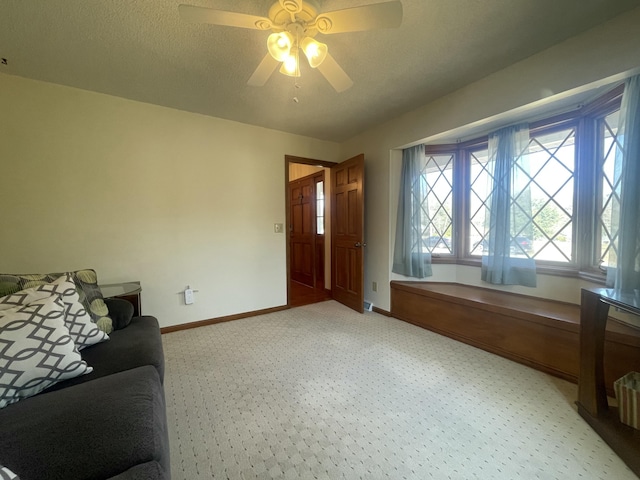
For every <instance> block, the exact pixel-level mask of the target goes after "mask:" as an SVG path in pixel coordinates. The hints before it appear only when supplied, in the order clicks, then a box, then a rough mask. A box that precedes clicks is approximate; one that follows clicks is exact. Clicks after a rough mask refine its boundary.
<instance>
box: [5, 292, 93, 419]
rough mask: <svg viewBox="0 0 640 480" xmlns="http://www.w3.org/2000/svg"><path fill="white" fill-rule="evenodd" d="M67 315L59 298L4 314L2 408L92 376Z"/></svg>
mask: <svg viewBox="0 0 640 480" xmlns="http://www.w3.org/2000/svg"><path fill="white" fill-rule="evenodd" d="M65 311H66V307H65V305H64V303H63V302H62V300H61V299H60V296H58V295H54V296H51V297H47V298H45V299H41V300H37V301H34V302H32V303H30V304H28V305H23V306H21V307H14V308H10V309H7V310H3V311H0V408H4V407H6V406H7V405H10V404H12V403H15V402H17V401H19V400H20V399H22V398H26V397H29V396H32V395H35V394H36V393H38V392H40V391H42V390H43V389H45V388H47V387H48V386H50V385H52V384H54V383H56V382H59V381H62V380H65V379H70V378H73V377H77V376H79V375H83V374H85V373H89V372H91V367H89V366H88V365H87V363H86V362H85V361H84V360H82V358H81V357H80V353H79V352H78V349H77V348H76V346H75V344H74V343H73V340H72V339H71V337H70V336H69V330H68V329H67V327H65V324H64V316H65Z"/></svg>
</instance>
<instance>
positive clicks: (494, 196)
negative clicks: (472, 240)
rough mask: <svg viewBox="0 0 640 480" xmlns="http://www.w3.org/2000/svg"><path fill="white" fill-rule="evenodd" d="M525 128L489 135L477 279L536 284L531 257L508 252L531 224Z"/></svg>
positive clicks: (527, 137)
mask: <svg viewBox="0 0 640 480" xmlns="http://www.w3.org/2000/svg"><path fill="white" fill-rule="evenodd" d="M528 145H529V127H528V125H526V124H523V125H515V126H510V127H505V128H502V129H500V130H497V131H496V132H494V133H492V134H490V135H489V165H488V170H489V171H490V172H492V173H491V180H490V181H491V185H490V187H489V189H488V191H489V192H491V193H490V195H489V199H488V201H487V204H488V205H489V216H488V218H487V219H486V227H485V228H486V231H487V233H486V238H487V239H488V254H487V255H484V256H483V257H482V269H481V278H482V280H483V281H485V282H488V283H492V284H496V285H524V286H527V287H535V286H536V265H535V261H534V260H533V259H531V258H527V257H522V256H518V255H517V253H518V252H517V251H516V252H514V255H512V250H513V248H512V247H513V245H514V243H513V242H514V240H515V237H516V236H518V235H521V234H522V232H523V231H524V230H525V229H526V228H527V226H528V225H529V226H530V225H531V220H530V219H531V196H530V193H529V182H528V179H527V178H528V172H529V166H528V162H529V158H528V155H527V149H528Z"/></svg>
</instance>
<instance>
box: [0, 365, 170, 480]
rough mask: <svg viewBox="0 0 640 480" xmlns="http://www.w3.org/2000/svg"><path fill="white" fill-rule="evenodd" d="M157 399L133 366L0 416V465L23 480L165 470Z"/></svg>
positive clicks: (147, 374)
mask: <svg viewBox="0 0 640 480" xmlns="http://www.w3.org/2000/svg"><path fill="white" fill-rule="evenodd" d="M168 442H169V441H168V434H167V422H166V413H165V402H164V392H163V390H162V384H161V383H160V378H159V377H158V373H157V371H156V370H155V369H154V368H153V367H151V366H146V367H140V368H135V369H133V370H128V371H126V372H120V373H117V374H114V375H109V376H106V377H102V378H99V379H96V380H95V381H92V382H87V383H83V384H81V385H75V386H73V387H70V388H65V389H63V390H59V391H55V392H49V393H42V394H40V395H36V396H35V397H31V398H29V399H27V400H25V401H23V402H18V403H16V404H15V405H10V406H9V407H7V408H5V409H2V410H0V458H2V459H3V461H4V462H5V465H6V466H7V467H9V468H10V469H11V470H12V471H14V472H15V473H17V474H18V475H20V476H21V477H22V478H23V479H38V480H49V479H64V480H74V479H87V478H96V479H98V478H109V477H113V476H115V475H118V474H120V473H121V472H125V471H127V470H128V469H130V468H131V467H133V466H135V465H138V464H144V463H147V462H157V463H158V464H159V465H160V466H161V467H162V469H163V470H164V471H167V472H168V471H169V443H168Z"/></svg>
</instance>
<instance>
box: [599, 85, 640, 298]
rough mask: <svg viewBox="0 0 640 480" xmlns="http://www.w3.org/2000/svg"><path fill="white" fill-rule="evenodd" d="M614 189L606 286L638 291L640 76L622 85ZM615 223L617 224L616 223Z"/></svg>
mask: <svg viewBox="0 0 640 480" xmlns="http://www.w3.org/2000/svg"><path fill="white" fill-rule="evenodd" d="M618 143H619V146H618V149H617V151H616V158H615V166H614V186H615V187H614V188H615V189H616V190H617V194H618V197H619V198H620V211H619V215H615V212H614V216H613V219H612V220H613V222H614V224H613V228H612V230H613V231H614V232H615V231H616V229H617V231H618V245H617V247H618V248H617V255H616V258H615V264H613V265H610V266H609V268H608V270H607V284H608V285H609V286H613V287H614V288H616V289H618V290H622V291H625V292H632V291H633V290H636V289H640V75H636V76H635V77H632V78H630V79H628V80H627V81H626V83H625V88H624V93H623V95H622V104H621V106H620V122H619V125H618ZM616 220H617V225H616V224H615V222H616Z"/></svg>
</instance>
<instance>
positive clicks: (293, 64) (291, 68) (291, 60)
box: [280, 55, 300, 77]
mask: <svg viewBox="0 0 640 480" xmlns="http://www.w3.org/2000/svg"><path fill="white" fill-rule="evenodd" d="M280 73H284V74H285V75H289V76H290V77H299V76H300V69H299V68H298V60H297V59H296V56H295V55H289V56H287V58H285V59H284V60H283V62H282V66H281V67H280Z"/></svg>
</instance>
